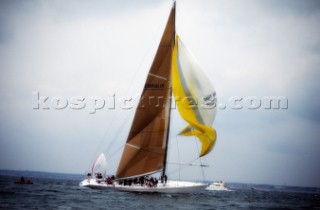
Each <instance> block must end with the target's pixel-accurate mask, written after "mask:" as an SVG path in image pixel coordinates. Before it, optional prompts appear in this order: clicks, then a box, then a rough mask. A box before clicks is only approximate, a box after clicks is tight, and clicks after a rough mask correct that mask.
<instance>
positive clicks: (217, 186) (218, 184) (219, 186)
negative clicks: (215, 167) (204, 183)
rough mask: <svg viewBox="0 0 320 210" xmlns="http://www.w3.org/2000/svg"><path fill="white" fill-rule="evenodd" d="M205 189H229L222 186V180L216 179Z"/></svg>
mask: <svg viewBox="0 0 320 210" xmlns="http://www.w3.org/2000/svg"><path fill="white" fill-rule="evenodd" d="M206 190H219V191H229V189H228V188H226V187H225V186H224V181H217V182H214V183H212V184H210V185H209V186H208V187H207V188H206Z"/></svg>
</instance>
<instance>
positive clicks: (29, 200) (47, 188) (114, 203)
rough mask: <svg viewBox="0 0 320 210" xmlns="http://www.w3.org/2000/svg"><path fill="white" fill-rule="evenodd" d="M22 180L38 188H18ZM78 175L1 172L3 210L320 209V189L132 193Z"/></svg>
mask: <svg viewBox="0 0 320 210" xmlns="http://www.w3.org/2000/svg"><path fill="white" fill-rule="evenodd" d="M21 176H24V177H25V179H30V180H32V182H33V184H32V185H19V184H15V181H16V180H18V179H19V178H20V177H21ZM83 178H84V176H83V175H77V174H56V173H44V172H30V171H0V209H6V210H9V209H55V210H56V209H58V210H69V209H86V210H87V209H127V210H129V209H130V210H131V209H151V210H166V209H190V210H198V209H246V210H247V209H320V189H319V188H305V187H291V186H273V185H257V184H242V183H228V182H226V183H225V186H226V187H228V188H229V189H230V191H203V192H201V193H189V194H164V193H129V192H119V191H112V190H93V189H88V188H83V187H80V186H79V182H80V181H81V180H82V179H83Z"/></svg>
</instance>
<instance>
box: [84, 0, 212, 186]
mask: <svg viewBox="0 0 320 210" xmlns="http://www.w3.org/2000/svg"><path fill="white" fill-rule="evenodd" d="M175 14H176V3H175V2H174V4H173V7H172V9H171V12H170V15H169V19H168V21H167V24H166V27H165V30H164V33H163V35H162V38H161V41H160V44H159V47H158V50H157V53H156V55H155V58H154V61H153V63H152V66H151V68H150V70H149V73H148V76H147V79H146V82H145V85H144V89H143V92H142V94H141V98H140V101H139V104H138V107H137V109H136V112H135V116H134V119H133V122H132V125H131V129H130V132H129V135H128V138H127V141H126V144H125V148H124V151H123V154H122V157H121V160H120V163H119V165H118V169H117V172H116V174H115V176H114V177H112V178H111V179H112V181H110V177H107V178H109V181H110V182H108V181H107V182H101V181H98V179H96V178H94V179H92V176H91V177H86V179H84V180H83V181H82V182H80V184H79V185H80V186H83V187H89V188H103V189H113V190H122V191H138V192H194V191H196V190H204V189H205V188H206V187H207V186H208V184H206V183H201V182H190V181H188V182H186V181H171V180H167V174H166V166H167V151H168V140H169V124H170V114H171V113H170V111H171V101H170V97H171V95H172V92H173V94H174V96H175V99H176V100H177V103H176V104H177V108H178V111H179V113H180V116H181V117H182V118H183V119H184V120H185V121H186V122H187V123H188V126H187V127H186V128H184V129H183V130H182V131H181V132H180V133H179V134H180V135H182V136H195V137H197V138H198V139H199V140H200V142H201V145H202V146H201V151H200V154H199V156H200V157H202V156H204V155H206V154H208V153H209V152H210V151H211V150H212V148H213V146H214V143H215V140H216V132H215V130H214V129H213V128H212V127H211V125H212V123H213V120H214V118H215V114H216V107H215V104H216V92H215V90H214V88H213V86H212V85H211V83H210V81H209V79H208V77H207V76H205V74H204V73H203V71H202V70H201V68H200V67H199V66H198V64H197V62H196V61H195V59H194V58H193V56H192V55H191V53H190V52H189V51H188V49H187V48H186V47H185V45H184V44H183V43H182V41H181V40H180V38H179V37H178V36H177V35H176V30H175ZM197 101H198V102H199V103H198V105H197ZM156 173H160V175H159V176H160V178H159V179H157V178H154V177H152V176H151V175H153V174H156Z"/></svg>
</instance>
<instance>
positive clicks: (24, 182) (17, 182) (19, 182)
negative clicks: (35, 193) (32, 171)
mask: <svg viewBox="0 0 320 210" xmlns="http://www.w3.org/2000/svg"><path fill="white" fill-rule="evenodd" d="M15 184H33V182H32V181H31V180H26V179H25V178H24V177H23V176H22V177H21V178H20V179H19V180H17V181H15Z"/></svg>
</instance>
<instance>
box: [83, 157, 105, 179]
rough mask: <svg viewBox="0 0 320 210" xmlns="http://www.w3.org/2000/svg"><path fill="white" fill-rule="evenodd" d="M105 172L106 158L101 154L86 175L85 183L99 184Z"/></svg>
mask: <svg viewBox="0 0 320 210" xmlns="http://www.w3.org/2000/svg"><path fill="white" fill-rule="evenodd" d="M106 170H107V159H106V156H105V155H104V154H103V153H101V154H100V155H99V156H98V157H97V159H96V160H95V161H94V163H93V164H92V168H91V171H90V172H88V173H87V177H86V181H87V183H98V184H99V183H101V182H103V181H104V180H105V176H106Z"/></svg>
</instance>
